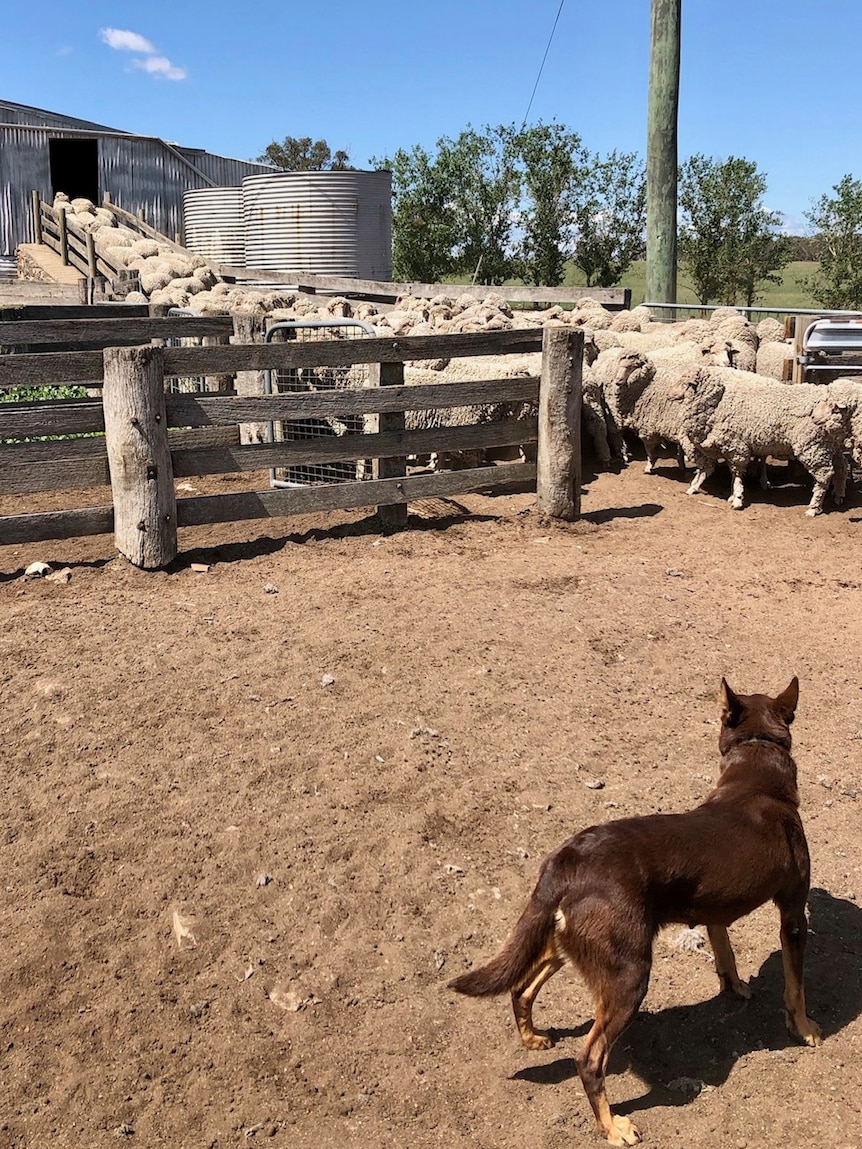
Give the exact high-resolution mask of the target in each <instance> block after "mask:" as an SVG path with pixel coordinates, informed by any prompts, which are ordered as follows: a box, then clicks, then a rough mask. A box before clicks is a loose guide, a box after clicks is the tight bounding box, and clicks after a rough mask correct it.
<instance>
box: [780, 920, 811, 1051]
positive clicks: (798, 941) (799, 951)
mask: <svg viewBox="0 0 862 1149" xmlns="http://www.w3.org/2000/svg"><path fill="white" fill-rule="evenodd" d="M778 909H779V912H780V913H781V957H782V960H783V962H784V1008H785V1011H786V1017H787V1028H788V1030H789V1031H790V1033H791V1035H792V1036H793V1037H795V1038H796V1039H797V1040H798V1041H802V1042H804V1044H805V1045H819V1044H820V1042H821V1040H822V1038H821V1034H820V1027H819V1026H818V1025H817V1024H816V1023H815V1022H813V1021H812V1020H811V1018H810V1017H808V1015H807V1014H806V1012H805V985H804V982H803V969H804V965H805V942H806V939H807V936H808V922H807V921H806V920H805V905H804V903H803V904H801V905H798V904H797V905H782V904H781V903H779V906H778Z"/></svg>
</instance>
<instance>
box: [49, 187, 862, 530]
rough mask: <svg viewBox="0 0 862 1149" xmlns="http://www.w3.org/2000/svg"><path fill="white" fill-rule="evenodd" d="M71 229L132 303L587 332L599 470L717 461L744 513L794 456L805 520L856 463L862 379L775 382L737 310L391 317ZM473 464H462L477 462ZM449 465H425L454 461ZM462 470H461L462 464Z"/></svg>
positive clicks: (476, 305) (472, 369) (771, 366)
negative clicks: (754, 478) (128, 277)
mask: <svg viewBox="0 0 862 1149" xmlns="http://www.w3.org/2000/svg"><path fill="white" fill-rule="evenodd" d="M55 206H58V207H59V206H62V207H63V208H64V209H65V210H66V211H67V212H69V213H70V214H73V215H75V217H76V222H77V223H79V224H80V225H81V226H83V227H85V228H86V229H88V230H90V231H92V232H93V235H94V239H95V241H96V246H97V249H98V250H99V251H100V252H103V253H104V254H105V255H106V256H107V257H108V258H109V259H110V260H111V261H112V262H113V263H114V264H115V265H117V266H123V267H127V268H129V269H132V270H137V271H138V272H139V274H140V281H141V287H142V289H143V291H142V292H141V293H140V299H138V296H137V295H134V296H131V295H130V296H129V297H128V299H129V301H131V302H143V301H146V300H148V301H149V302H152V303H167V304H169V305H170V306H173V307H182V308H191V309H193V310H195V311H196V312H198V313H200V314H204V315H207V314H210V315H211V314H226V313H236V312H242V311H254V312H257V313H258V314H259V315H261V316H263V315H265V316H267V317H269V318H270V319H272V320H273V321H278V320H284V319H297V318H310V317H314V318H322V319H331V320H333V321H335V322H337V321H338V320H339V319H344V318H352V319H360V320H363V321H365V322H366V323H370V324H372V325H373V327H374V329H375V330H376V332H377V333H378V334H379V335H391V334H397V335H407V334H413V335H431V334H435V335H440V334H446V333H452V332H465V331H494V330H507V329H511V328H514V327H521V328H538V327H544V326H547V325H565V326H577V327H582V328H583V329H584V331H585V335H586V338H585V356H584V371H583V391H584V399H583V418H584V428H585V431H586V432H587V433H588V435H589V436H590V438H591V440H592V443H593V446H594V450H595V454H596V457H597V459H598V460H599V462H601V463H603V464H609V463H610V462H611V461H612V459H613V458H614V457H616V458H618V459H619V460H621V461H622V462H624V463H628V462H629V461H630V458H631V455H630V449H629V446H628V444H627V442H626V435H628V436H630V437H631V436H632V435H634V436H636V437H638V438H639V439H640V440H641V442H642V443H643V446H644V448H645V451H646V456H647V463H646V470H647V471H648V472H650V471H652V470H653V469H654V467H655V464H656V459H657V457H658V454H659V452H660V450H662V449H667V448H671V449H676V452H677V458H678V462H679V465H680V466H688V467H691V468H693V469H694V472H695V474H694V478H693V480H692V482H691V485H690V486H689V488H688V493H689V494H695V493H696V492H697V491H699V490H700V489H701V487H702V485H703V483H704V482H705V480H706V479H707V477H708V476H709V475H710V474H711V473H712V471H713V470H714V469H715V465H716V463H717V462H718V461H719V460H722V459H723V460H724V461H725V462H726V463H727V465H728V467H729V469H730V472H731V476H732V491H731V494H730V498H729V502H730V505H731V506H732V507H734V508H736V509H739V508H741V507H742V506H743V504H744V481H745V477H746V473H747V472H748V470H749V468H750V466H751V465H752V464H753V463H758V462H759V463H760V476H761V482H762V483H763V484H764V485H765V483H766V465H765V463H766V460H767V459H779V460H791V459H793V460H796V461H797V462H798V463H800V464H801V465H802V466H803V467H804V468H805V470H806V471H807V472H808V473H809V474H810V475H811V477H812V479H813V481H814V490H813V493H812V496H811V500H810V503H809V505H808V507H807V509H806V512H805V513H806V514H807V515H817V514H819V513H820V512H821V511H822V510H823V506H824V501H825V499H826V496H827V494H828V493H829V491H830V489H831V492H832V498H833V500H834V502H835V503H836V504H840V502H841V501H842V500H843V498H844V495H845V490H846V484H847V478H848V471H849V469H848V464H847V456H846V452H847V451H848V449H849V451H850V452H851V455H852V457H853V459H854V461H855V462H857V464H859V465H862V382H858V383H857V382H856V381H855V380H854V379H852V378H837V379H834V380H833V381H832V382H830V383H826V384H787V383H784V382H782V378H783V376H784V370H785V362H786V360H788V359H790V358H792V355H793V350H792V347H791V345H790V344H789V343H788V342H787V340H786V338H785V333H784V328H783V325H782V324H780V323H779V322H778V321H777V320H774V319H765V320H763V321H762V322H761V323H759V324H758V325H757V326H756V327H755V326H753V325H752V324H751V323H750V322H749V321H748V320H747V319H746V318H745V316H744V315H742V314H741V313H740V312H738V311H736V310H735V309H733V308H716V309H715V310H714V311H713V312H712V313H711V315H710V317H709V319H688V320H686V321H684V322H678V323H658V322H654V321H653V318H652V315H651V313H650V311H649V309H648V308H645V307H636V308H635V309H634V310H632V311H622V312H617V313H612V312H609V311H607V310H605V308H603V307H602V306H601V304H599V303H598V302H596V301H595V300H591V299H584V300H581V301H580V303H579V304H578V305H577V306H576V307H575V309H574V310H568V311H567V310H564V309H563V308H561V307H552V308H549V309H547V310H545V311H527V310H519V311H513V310H512V309H511V308H510V307H509V306H508V304H507V303H506V301H505V299H503V298H502V297H501V296H500V295H498V294H495V293H493V292H489V293H488V295H487V296H486V297H485V298H484V299H481V300H477V299H476V298H475V297H474V296H472V295H467V294H464V295H461V296H456V295H451V296H450V295H442V294H441V295H440V296H437V297H435V298H433V299H419V298H412V297H411V298H405V299H401V300H399V301H398V302H397V303H396V305H395V307H394V308H388V309H387V308H385V307H382V306H378V305H376V304H374V303H369V302H355V301H349V300H347V299H343V298H334V299H328V300H326V299H321V297H320V296H313V295H312V296H309V295H302V294H299V293H295V292H284V291H269V292H262V291H261V290H260V289H257V290H254V289H250V288H248V287H243V286H241V285H235V284H228V283H224V282H221V281H220V280H219V279H218V277H217V275H216V274H215V273H214V272H213V270H212V269H211V268H210V267H209V266H208V265H207V263H206V261H205V260H203V259H202V258H201V257H200V256H197V255H194V254H193V253H191V252H189V253H187V254H183V253H182V252H177V251H176V250H175V249H173V248H171V249H168V248H165V249H164V250H163V249H162V248H163V245H161V246H160V245H159V244H158V242H157V241H156V240H152V239H143V238H142V237H141V236H140V234H139V233H136V232H134V231H132V230H131V229H128V228H125V227H122V226H119V227H118V226H117V221H116V216H114V215H113V213H112V212H111V211H110V209H107V208H97V207H95V206H94V205H93V204H92V203H90V202H89V201H87V200H73V201H71V202H69V201H68V200H65V201H64V197H58V199H57V200H56V201H55ZM539 370H540V366H539V357H538V356H535V355H533V356H522V357H515V358H514V359H513V358H512V357H510V356H506V357H501V358H498V359H489V358H482V359H473V360H469V359H468V360H464V359H461V360H458V361H457V362H456V364H455V365H454V366H453V365H451V364H450V363H449V361H448V360H446V359H436V360H430V361H424V362H421V363H413V364H408V365H407V369H406V372H405V381H406V382H407V383H408V384H415V385H422V384H423V383H429V382H442V381H446V379H447V378H449V377H451V378H453V379H464V378H465V377H470V378H477V379H479V378H493V377H501V376H504V375H509V376H511V375H537V374H538V373H539ZM523 413H524V411H523V408H522V407H521V406H520V405H511V404H498V405H496V406H493V407H481V408H477V407H464V408H454V409H451V410H449V411H435V412H430V411H429V412H412V413H408V426H409V427H423V426H430V425H438V426H439V425H460V424H466V423H472V422H485V421H488V420H493V419H505V418H510V417H512V416H516V415H519V414H523ZM474 461H475V460H472V459H470V460H468V462H471V463H472V462H474ZM452 462H453V460H452V459H451V457H443V456H439V457H436V458H434V459H432V463H435V464H437V465H441V464H442V465H451V463H452ZM462 462H463V460H462Z"/></svg>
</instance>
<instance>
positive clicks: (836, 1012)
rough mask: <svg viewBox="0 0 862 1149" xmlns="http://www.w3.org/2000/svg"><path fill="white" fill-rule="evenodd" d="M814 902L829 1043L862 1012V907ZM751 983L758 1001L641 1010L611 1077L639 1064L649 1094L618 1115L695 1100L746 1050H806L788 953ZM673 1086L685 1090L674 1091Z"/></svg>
mask: <svg viewBox="0 0 862 1149" xmlns="http://www.w3.org/2000/svg"><path fill="white" fill-rule="evenodd" d="M808 905H809V922H810V932H809V935H808V949H807V951H806V958H805V992H806V1004H807V1011H808V1015H809V1017H811V1018H813V1019H814V1020H815V1021H816V1022H817V1023H818V1025H819V1026H820V1028H821V1029H822V1031H823V1037H824V1039H825V1040H826V1041H828V1039H829V1037H830V1036H831V1035H832V1034H835V1033H838V1032H839V1031H840V1030H841V1029H843V1028H844V1027H845V1026H846V1025H848V1024H849V1023H850V1022H851V1021H853V1020H854V1018H856V1017H858V1016H859V1015H860V1013H862V978H860V977H859V962H860V958H862V907H859V906H857V905H856V904H855V903H853V902H851V901H847V900H845V899H844V898H836V897H833V896H832V895H831V894H829V893H827V891H826V890H821V889H814V890H812V891H811V894H810V897H809V903H808ZM775 932H776V934H777V933H778V915H777V913H776V915H775ZM749 985H750V986H751V990H752V997H751V998H750V999H749V1000H743V999H742V998H738V997H735V996H734V995H733V994H727V993H722V994H717V995H716V996H715V997H712V998H709V999H707V1000H706V1001H702V1002H697V1003H695V1004H693V1005H685V1006H676V1007H674V1008H671V1009H663V1010H661V1011H660V1012H658V1013H646V1012H644V1013H640V1014H639V1015H638V1017H637V1018H636V1019H635V1021H634V1022H633V1023H632V1025H631V1026H630V1028H629V1029H628V1030H627V1031H626V1033H625V1034H624V1035H623V1037H622V1038H621V1039H620V1041H619V1042H618V1043H617V1045H616V1047H615V1048H614V1051H613V1053H612V1055H611V1061H610V1066H609V1073H610V1074H613V1073H619V1072H622V1071H623V1070H625V1069H631V1070H632V1072H634V1073H635V1074H636V1075H637V1076H638V1077H639V1078H640V1079H641V1080H642V1081H643V1082H644V1083H645V1084H646V1085H647V1087H648V1091H647V1092H646V1093H645V1094H643V1095H642V1096H640V1097H636V1098H634V1099H633V1100H631V1101H627V1102H623V1103H622V1104H615V1105H614V1112H616V1113H620V1114H632V1113H635V1112H637V1111H638V1110H641V1109H649V1108H651V1107H653V1106H656V1105H664V1106H677V1105H686V1104H688V1103H689V1102H690V1101H692V1100H693V1099H694V1098H695V1097H696V1096H697V1094H698V1092H699V1091H700V1088H701V1087H702V1086H703V1085H709V1086H715V1085H721V1084H722V1083H723V1082H724V1081H726V1080H727V1078H728V1076H729V1074H730V1072H731V1070H732V1069H733V1066H734V1064H735V1063H736V1061H737V1060H738V1059H739V1058H740V1057H742V1056H743V1055H744V1054H746V1053H751V1052H753V1051H755V1050H762V1049H770V1050H780V1049H786V1048H798V1047H797V1046H796V1043H795V1042H794V1041H793V1039H792V1038H791V1037H790V1035H789V1034H788V1033H787V1030H786V1028H785V1024H784V973H783V966H782V961H781V950H780V949H778V950H776V951H775V952H774V953H772V954H770V956H769V957H768V958H767V959H766V961H765V962H764V963H763V965H762V966H761V968H760V970H759V972H758V973H757V974H756V975H755V976H754V977H752V978H751V979H750V982H749ZM590 1024H591V1023H590V1022H586V1023H584V1024H583V1025H579V1026H578V1027H577V1028H574V1029H554V1030H553V1031H552V1032H553V1034H554V1037H555V1038H556V1039H557V1040H560V1039H566V1038H579V1037H582V1036H583V1035H584V1034H585V1033H587V1032H588V1031H589V1028H590ZM573 1077H577V1069H576V1067H575V1061H574V1058H573V1057H563V1058H557V1059H555V1060H554V1061H550V1062H547V1063H545V1064H544V1065H536V1066H531V1067H529V1068H527V1069H521V1070H518V1071H517V1072H516V1073H514V1074H512V1080H515V1081H519V1080H520V1081H529V1082H531V1083H532V1084H534V1085H558V1084H560V1083H562V1082H564V1081H567V1080H570V1079H571V1078H573ZM672 1083H673V1085H674V1086H675V1088H669V1086H670V1085H671V1084H672Z"/></svg>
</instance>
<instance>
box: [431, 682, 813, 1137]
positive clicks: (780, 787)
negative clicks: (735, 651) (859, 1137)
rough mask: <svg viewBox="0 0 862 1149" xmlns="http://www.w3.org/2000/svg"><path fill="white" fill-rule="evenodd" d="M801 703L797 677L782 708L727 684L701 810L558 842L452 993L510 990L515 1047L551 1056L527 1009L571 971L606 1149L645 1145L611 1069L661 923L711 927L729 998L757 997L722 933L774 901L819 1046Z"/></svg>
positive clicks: (797, 1031) (799, 1019) (798, 1030)
mask: <svg viewBox="0 0 862 1149" xmlns="http://www.w3.org/2000/svg"><path fill="white" fill-rule="evenodd" d="M798 698H799V683H798V681H797V679H795V678H794V679H793V681H792V682H791V683H790V685H789V686H788V687H787V689H786V690H785V691H783V692H782V693H781V694H779V695H778V697H777V698H770V697H769V696H768V695H765V694H750V695H737V694H734V692H733V691H732V690H731V689H730V687H729V686H728V685H727V683H726V682H725V680H724V679H722V680H721V694H720V701H721V732H720V734H719V740H718V745H719V750H720V752H721V756H722V757H721V763H720V776H719V779H718V784H717V785H716V787H715V789H714V790H713V791H712V793H711V794H710V795H709V796H708V797H707V799H706V800H705V801H704V802H703V803H702V805H700V806H698V807H697V808H696V809H694V810H691V811H690V812H689V813H686V814H651V815H648V816H646V817H642V818H622V819H620V820H619V821H616V822H607V823H605V824H604V825H601V826H591V827H590V828H589V829H587V830H582V831H581V833H580V834H576V835H575V837H573V838H570V839H569V840H568V841H567V842H564V843H563V844H562V846H560V847H559V848H558V849H557V850H555V851H554V853H553V854H551V855H550V856H549V857H547V858H546V859H545V861H544V862H543V864H542V867H541V870H540V872H539V880H538V882H537V883H536V888H535V890H534V891H533V895H532V897H531V898H530V901H529V903H528V904H527V907H526V909H525V910H524V912H523V913H522V914H521V917H520V918H519V920H518V922H517V924H516V926H515V929H514V931H513V932H512V935H511V937H510V938H509V940H508V941H507V942H506V944H505V945H504V946H503V949H502V950H501V951H500V953H499V954H497V956H496V957H495V958H492V960H491V961H490V962H489V963H488V964H487V965H486V966H483V967H482V968H481V969H477V970H472V971H471V972H470V973H465V974H462V975H461V976H460V977H456V978H455V979H454V981H451V982H450V983H449V984H450V986H451V987H452V988H453V989H456V990H457V991H458V992H459V993H466V994H470V995H471V996H474V997H480V996H485V995H490V994H498V993H504V992H506V991H507V990H508V991H510V992H511V994H512V1005H513V1006H514V1010H515V1021H516V1023H517V1026H518V1031H519V1033H520V1035H521V1041H522V1042H523V1043H524V1045H526V1047H527V1048H528V1049H549V1048H550V1047H551V1045H553V1040H552V1038H551V1037H550V1035H549V1034H548V1033H546V1032H542V1031H538V1030H536V1029H534V1028H533V1002H534V1001H535V999H536V995H537V994H538V992H539V990H540V989H541V988H542V986H543V985H544V984H545V982H546V981H547V980H548V978H550V977H552V976H553V975H554V974H555V973H556V972H557V970H559V969H560V968H561V967H562V966H563V965H565V963H566V962H567V961H570V962H571V963H572V964H573V965H574V966H575V968H576V969H577V970H578V971H579V972H580V974H581V976H582V977H583V979H584V981H585V982H586V984H587V986H588V987H589V989H590V990H591V991H592V993H593V995H594V997H595V1003H596V1016H595V1021H594V1023H593V1027H592V1029H591V1030H590V1032H589V1033H588V1034H587V1037H586V1040H585V1042H584V1045H583V1048H582V1049H581V1051H580V1053H579V1054H578V1056H577V1066H578V1074H579V1075H580V1078H581V1081H582V1083H583V1086H584V1089H585V1091H586V1094H587V1098H588V1100H589V1102H590V1105H591V1106H592V1109H593V1112H594V1113H595V1116H596V1120H597V1122H598V1125H599V1129H600V1131H601V1132H602V1133H603V1134H604V1136H605V1137H607V1139H608V1141H609V1142H610V1143H611V1145H634V1144H636V1142H637V1141H639V1140H640V1134H639V1133H638V1131H637V1129H636V1128H635V1126H634V1125H633V1124H632V1122H631V1121H630V1120H629V1118H628V1117H620V1116H616V1117H615V1116H613V1115H612V1114H611V1110H610V1106H609V1105H608V1099H607V1094H606V1092H605V1072H606V1069H607V1064H608V1057H609V1055H610V1052H611V1047H612V1046H613V1044H614V1042H615V1041H616V1039H617V1038H618V1037H619V1036H620V1034H621V1033H622V1032H623V1030H624V1029H625V1028H626V1026H628V1024H629V1023H630V1022H631V1020H632V1018H634V1016H635V1014H636V1013H637V1011H638V1009H639V1008H640V1004H641V1002H642V1001H643V999H644V995H645V994H646V991H647V985H648V983H649V975H650V966H651V964H652V947H653V939H654V938H655V936H656V933H657V932H658V931H659V930H660V929H661V927H662V926H665V925H668V924H669V923H671V922H681V923H684V924H685V925H687V926H695V925H705V926H706V928H707V932H708V934H709V940H710V943H711V945H712V950H713V953H714V954H715V969H716V972H717V974H718V979H719V982H720V983H721V988H722V989H723V990H729V991H731V992H733V993H736V994H739V996H740V997H749V996H750V994H751V991H750V990H749V988H748V986H747V985H746V984H745V982H743V981H740V978H739V974H738V973H737V970H736V961H735V959H734V956H733V950H732V949H731V947H730V939H729V938H728V936H727V927H728V926H729V925H730V924H731V922H735V921H736V920H737V918H741V917H743V915H745V914H748V913H751V911H752V910H754V909H756V908H757V907H758V906H760V905H763V903H764V902H766V901H768V900H769V899H770V898H771V899H772V900H773V901H774V902H775V904H776V905H777V906H778V910H779V913H780V915H781V950H782V956H783V959H784V979H785V990H784V1004H785V1007H786V1015H787V1026H788V1029H789V1030H790V1033H791V1034H792V1035H793V1036H794V1037H795V1038H797V1039H798V1040H800V1041H803V1042H805V1044H806V1045H817V1044H819V1042H820V1030H819V1029H818V1027H817V1026H816V1025H815V1024H814V1022H813V1021H811V1020H810V1018H808V1017H807V1015H806V1013H805V991H804V988H803V976H802V970H803V961H804V954H805V939H806V934H807V922H806V918H805V903H806V900H807V897H808V887H809V880H810V874H809V861H808V846H807V844H806V841H805V832H804V831H803V829H802V822H801V820H800V817H799V794H798V791H797V788H796V763H795V762H794V761H793V758H792V757H791V756H790V729H789V728H790V723H791V722H792V721H793V716H794V713H795V711H796V703H797V700H798Z"/></svg>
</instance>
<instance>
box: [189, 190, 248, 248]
mask: <svg viewBox="0 0 862 1149" xmlns="http://www.w3.org/2000/svg"><path fill="white" fill-rule="evenodd" d="M183 231H184V235H185V245H186V247H187V248H188V249H189V251H194V252H197V254H198V255H202V256H203V257H204V258H205V259H212V260H214V261H215V262H216V263H224V264H228V265H229V266H239V267H242V266H243V265H244V264H245V225H244V223H243V218H242V188H241V187H222V188H197V189H195V190H194V191H187V192H185V193H184V195H183Z"/></svg>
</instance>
